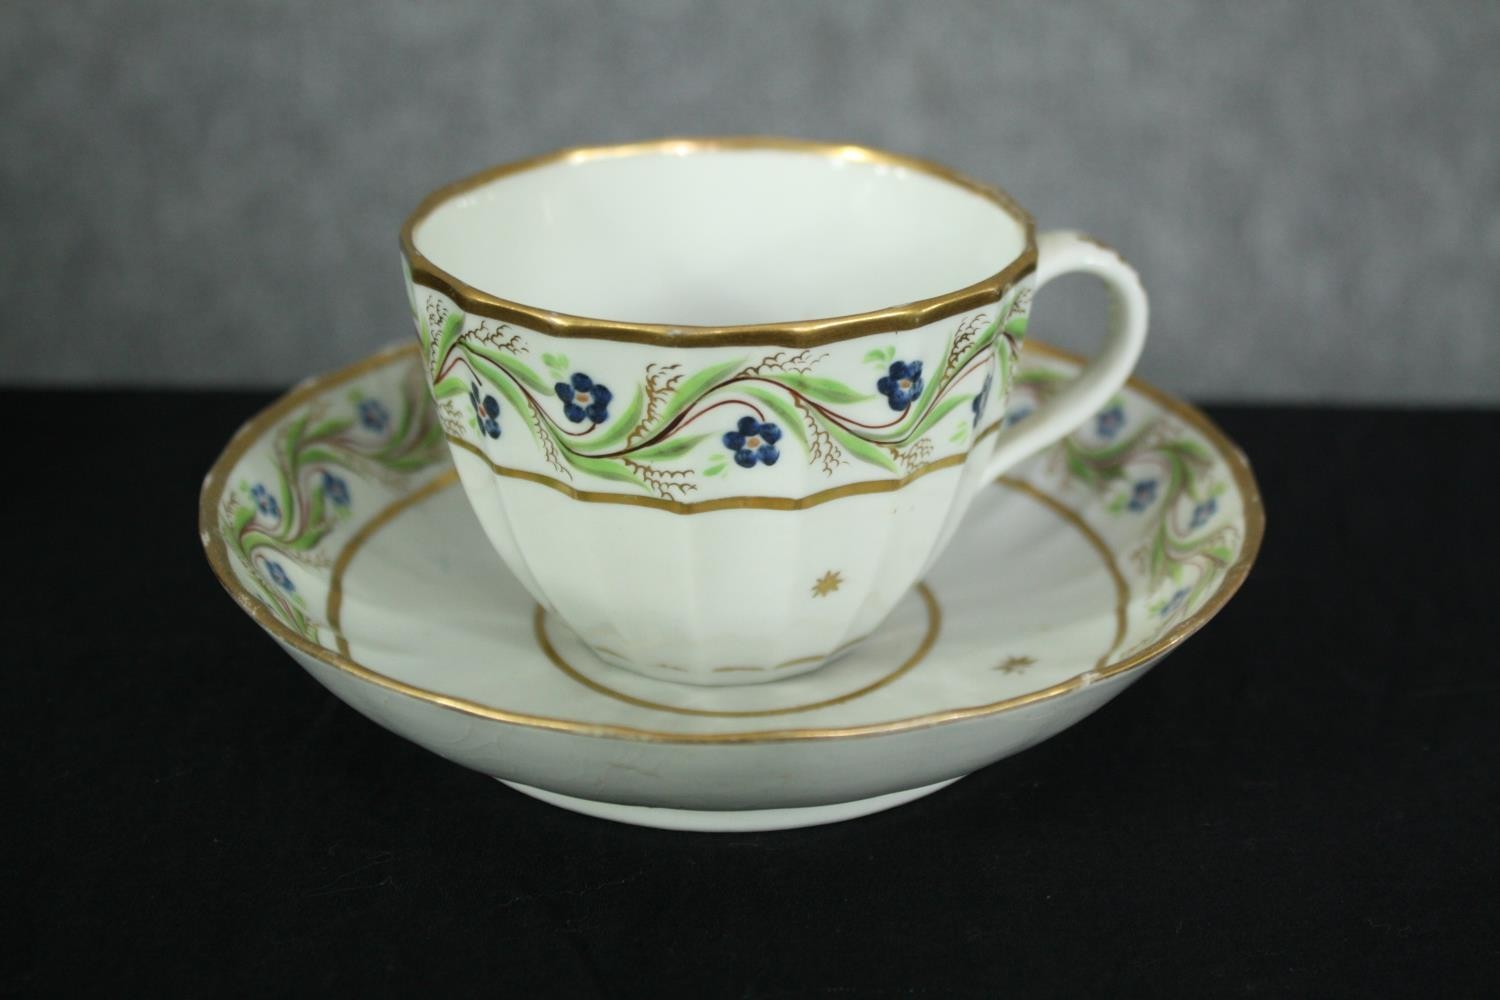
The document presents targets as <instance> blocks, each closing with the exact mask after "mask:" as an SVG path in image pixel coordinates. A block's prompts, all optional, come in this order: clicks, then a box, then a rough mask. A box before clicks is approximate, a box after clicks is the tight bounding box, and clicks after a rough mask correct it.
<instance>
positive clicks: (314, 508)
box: [307, 486, 328, 525]
mask: <svg viewBox="0 0 1500 1000" xmlns="http://www.w3.org/2000/svg"><path fill="white" fill-rule="evenodd" d="M327 507H328V497H327V495H326V493H325V491H324V489H323V487H322V486H319V487H317V488H316V489H314V490H313V495H312V502H311V503H310V504H309V505H308V510H307V523H308V524H310V525H321V524H322V523H323V512H324V511H325V510H327Z"/></svg>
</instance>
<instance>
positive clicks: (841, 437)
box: [819, 418, 901, 472]
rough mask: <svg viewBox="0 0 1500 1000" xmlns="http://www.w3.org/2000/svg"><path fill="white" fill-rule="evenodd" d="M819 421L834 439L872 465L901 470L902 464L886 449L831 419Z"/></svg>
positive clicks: (896, 470) (893, 470)
mask: <svg viewBox="0 0 1500 1000" xmlns="http://www.w3.org/2000/svg"><path fill="white" fill-rule="evenodd" d="M819 422H820V423H822V425H823V427H824V429H826V430H827V431H828V433H829V434H830V435H832V436H833V439H834V440H835V441H837V442H838V443H839V444H841V445H843V447H844V450H845V451H847V452H848V453H849V454H851V455H853V456H854V457H856V458H859V459H863V460H864V461H866V462H869V463H870V464H871V465H878V466H880V467H881V468H883V469H888V470H889V471H891V472H900V471H901V466H899V465H897V464H896V460H895V459H894V458H892V457H891V455H890V452H888V451H886V450H885V449H883V448H880V447H878V446H876V445H873V444H871V443H870V442H868V441H865V440H863V439H861V438H857V437H855V436H854V435H853V434H850V433H849V432H848V431H846V430H844V428H842V427H840V426H839V425H838V424H836V423H834V422H833V421H831V420H827V419H823V418H819Z"/></svg>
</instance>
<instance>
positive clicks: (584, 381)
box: [553, 372, 615, 424]
mask: <svg viewBox="0 0 1500 1000" xmlns="http://www.w3.org/2000/svg"><path fill="white" fill-rule="evenodd" d="M553 388H554V389H556V390H557V398H558V399H560V400H562V401H563V413H564V414H566V415H567V417H568V419H569V420H571V421H573V423H575V424H581V423H583V422H584V420H585V419H587V420H591V421H593V422H594V423H596V424H602V423H604V421H606V420H608V419H609V401H610V400H611V399H614V398H615V396H614V393H612V392H610V391H609V386H607V385H600V384H599V383H597V382H595V381H594V380H593V379H591V378H589V377H588V376H587V375H585V374H584V373H583V372H574V373H573V377H572V378H571V379H569V380H568V381H566V382H559V383H557V385H555V386H553Z"/></svg>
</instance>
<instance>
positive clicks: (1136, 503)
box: [1126, 479, 1156, 514]
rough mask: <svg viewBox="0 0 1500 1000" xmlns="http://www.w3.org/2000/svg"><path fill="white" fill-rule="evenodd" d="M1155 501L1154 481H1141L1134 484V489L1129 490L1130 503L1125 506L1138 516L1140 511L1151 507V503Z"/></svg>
mask: <svg viewBox="0 0 1500 1000" xmlns="http://www.w3.org/2000/svg"><path fill="white" fill-rule="evenodd" d="M1155 499H1156V480H1154V479H1142V480H1141V481H1140V482H1138V483H1136V484H1135V487H1134V488H1133V489H1131V491H1130V503H1129V504H1127V505H1126V506H1128V507H1129V508H1130V509H1131V510H1133V511H1135V512H1136V513H1137V514H1139V513H1140V512H1141V511H1143V510H1145V509H1146V508H1147V507H1149V506H1151V502H1152V501H1153V500H1155Z"/></svg>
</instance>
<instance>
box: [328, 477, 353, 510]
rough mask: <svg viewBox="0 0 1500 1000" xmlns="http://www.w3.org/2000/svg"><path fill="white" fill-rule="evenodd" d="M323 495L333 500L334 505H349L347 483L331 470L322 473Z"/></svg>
mask: <svg viewBox="0 0 1500 1000" xmlns="http://www.w3.org/2000/svg"><path fill="white" fill-rule="evenodd" d="M323 495H324V496H325V497H327V498H328V499H329V500H331V501H333V505H334V506H335V507H347V506H349V484H348V483H346V482H344V480H343V479H341V478H339V477H338V476H335V475H334V474H333V473H331V472H327V471H325V472H324V473H323Z"/></svg>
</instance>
